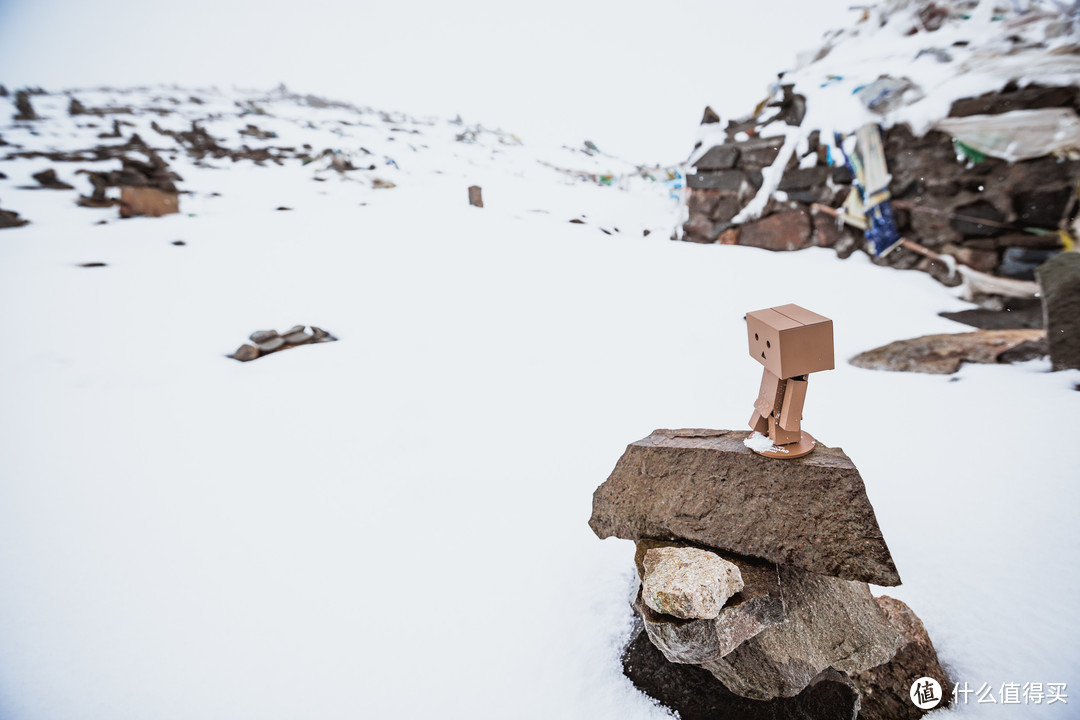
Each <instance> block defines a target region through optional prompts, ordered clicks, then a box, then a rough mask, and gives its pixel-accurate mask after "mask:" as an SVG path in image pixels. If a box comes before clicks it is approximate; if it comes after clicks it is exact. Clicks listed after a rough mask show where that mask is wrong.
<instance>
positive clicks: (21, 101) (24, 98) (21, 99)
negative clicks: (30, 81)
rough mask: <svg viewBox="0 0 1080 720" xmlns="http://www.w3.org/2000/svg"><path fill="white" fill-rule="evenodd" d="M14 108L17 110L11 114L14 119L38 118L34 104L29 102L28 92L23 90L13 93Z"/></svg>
mask: <svg viewBox="0 0 1080 720" xmlns="http://www.w3.org/2000/svg"><path fill="white" fill-rule="evenodd" d="M15 109H16V110H18V112H17V113H16V114H15V115H14V116H13V119H14V120H40V119H41V118H40V117H39V116H38V114H37V113H36V112H34V106H33V104H31V102H30V94H29V93H28V92H27V91H25V90H19V91H18V92H16V93H15Z"/></svg>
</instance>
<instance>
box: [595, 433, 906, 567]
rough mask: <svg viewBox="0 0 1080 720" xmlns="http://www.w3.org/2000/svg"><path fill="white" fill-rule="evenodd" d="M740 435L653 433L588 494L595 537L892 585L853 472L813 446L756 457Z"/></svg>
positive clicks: (836, 452)
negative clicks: (784, 456) (678, 544)
mask: <svg viewBox="0 0 1080 720" xmlns="http://www.w3.org/2000/svg"><path fill="white" fill-rule="evenodd" d="M749 434H750V433H749V432H746V431H734V430H657V431H655V432H653V434H652V435H650V436H649V437H647V438H645V439H643V440H639V441H637V442H635V443H631V444H630V445H629V446H627V448H626V452H625V453H623V456H622V457H621V458H620V459H619V462H618V463H617V464H616V465H615V469H614V470H613V471H612V473H611V476H610V477H609V478H608V479H607V480H606V481H605V482H604V484H603V485H601V486H600V487H599V488H597V489H596V492H594V493H593V511H592V517H591V518H590V520H589V526H590V527H591V528H592V529H593V532H595V533H596V534H597V536H599V537H600V538H607V537H618V538H623V539H626V540H641V539H646V538H653V539H660V540H676V541H677V540H682V541H687V542H689V543H690V544H695V545H701V546H704V547H707V548H716V549H718V550H722V551H726V552H729V553H735V554H737V555H743V556H749V557H752V558H760V559H762V560H767V561H769V562H772V563H777V564H779V565H787V566H791V567H795V568H800V569H803V570H808V571H810V572H814V573H819V574H822V575H831V576H834V577H839V578H845V579H847V580H860V581H863V582H870V583H874V584H876V585H899V584H900V575H899V573H898V572H897V570H896V565H895V564H894V563H893V559H892V556H891V555H890V553H889V548H888V546H887V545H886V544H885V539H884V538H883V537H882V534H881V529H880V528H879V527H878V524H877V518H876V517H875V516H874V508H873V507H872V506H871V505H870V501H869V499H868V498H867V497H866V488H865V486H864V485H863V480H862V477H861V476H860V475H859V471H858V469H856V467H855V465H854V464H853V463H852V462H851V460H850V459H849V458H848V456H847V455H845V454H844V451H843V450H840V449H839V448H829V447H826V446H825V445H823V444H821V443H818V445H817V448H816V449H815V450H814V452H812V453H810V454H809V455H807V456H806V457H803V458H799V459H797V460H774V459H771V458H765V457H761V456H759V455H755V454H754V453H753V452H751V451H750V449H749V448H747V447H746V446H745V445H743V440H744V439H745V438H746V437H747V436H748V435H749Z"/></svg>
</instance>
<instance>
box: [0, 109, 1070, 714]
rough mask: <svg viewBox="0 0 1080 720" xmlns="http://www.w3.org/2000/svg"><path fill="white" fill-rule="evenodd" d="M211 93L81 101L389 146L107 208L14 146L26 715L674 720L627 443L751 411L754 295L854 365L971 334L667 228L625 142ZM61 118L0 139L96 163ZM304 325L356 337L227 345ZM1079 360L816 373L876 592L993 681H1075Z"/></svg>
mask: <svg viewBox="0 0 1080 720" xmlns="http://www.w3.org/2000/svg"><path fill="white" fill-rule="evenodd" d="M190 94H191V93H190V92H188V91H183V92H181V91H171V90H147V91H145V92H140V93H134V94H119V93H112V94H110V93H103V94H100V95H95V94H91V93H79V97H80V99H81V100H82V101H83V102H84V104H87V105H100V104H104V102H105V101H106V100H107V99H108V97H109V96H111V95H113V96H115V99H116V100H118V101H121V102H131V103H133V104H136V105H138V106H140V107H145V106H150V105H154V104H155V101H154V100H153V98H154V97H155V96H158V95H160V96H175V97H176V98H178V99H179V100H180V101H181V104H180V105H178V106H176V112H177V113H178V114H174V115H172V116H167V117H157V116H154V115H148V114H145V113H143V114H139V115H137V116H136V117H135V118H134V119H133V122H135V123H136V126H135V127H134V128H129V130H130V129H135V130H137V131H138V132H140V134H142V136H143V137H144V139H147V140H148V142H151V144H155V145H158V144H160V145H159V146H162V147H164V146H165V144H166V143H167V142H168V138H164V137H161V136H158V135H156V133H154V132H153V131H152V130H150V129H149V125H150V121H151V120H152V119H156V120H157V121H158V122H159V123H160V124H162V125H164V126H166V127H169V128H172V129H186V128H187V125H188V122H187V121H188V119H190V118H194V117H204V116H207V115H208V114H210V113H220V114H221V117H220V118H219V119H217V120H214V121H212V122H208V123H207V127H208V129H210V130H211V132H212V133H213V134H215V135H216V136H218V137H221V138H225V141H224V143H223V144H228V145H230V146H236V145H238V144H239V139H238V138H237V136H236V131H237V130H238V129H239V128H242V127H244V125H245V124H247V123H249V122H253V123H256V124H258V125H259V127H260V128H263V129H269V130H274V131H276V132H277V133H278V135H279V138H278V139H276V140H270V141H267V144H279V145H295V146H299V145H302V144H303V143H310V144H311V145H312V146H313V147H314V149H315V150H316V151H318V150H320V149H322V148H324V147H329V148H338V149H342V150H344V151H347V152H350V153H352V154H353V155H354V156H355V157H356V158H358V159H359V158H368V157H369V156H367V155H364V154H363V153H362V152H361V151H360V150H359V148H361V147H363V148H366V149H367V150H368V151H370V152H371V153H372V155H371V156H370V157H371V158H372V162H374V163H375V164H376V165H377V169H376V170H375V171H354V172H351V173H347V178H346V179H342V178H341V177H339V176H338V174H337V173H335V172H333V171H328V170H324V169H320V168H321V166H320V165H319V164H318V163H313V164H310V165H308V166H303V165H301V163H300V162H299V161H295V160H294V161H288V162H286V164H285V165H284V166H283V167H277V166H273V165H270V166H267V167H256V166H254V165H252V164H251V163H250V162H247V161H241V162H239V163H237V164H235V165H234V164H233V163H231V161H228V160H224V161H209V162H208V163H207V165H208V167H198V166H195V165H194V164H193V163H192V162H191V161H190V160H189V159H188V158H187V157H186V156H184V155H183V154H182V153H177V154H176V155H175V161H172V166H173V168H174V169H176V170H177V172H179V174H180V175H181V176H182V177H183V182H181V183H179V184H180V187H181V189H183V190H187V191H190V192H191V193H192V194H191V195H185V196H183V197H182V199H181V203H182V211H183V212H182V213H181V214H179V215H172V216H168V217H164V218H158V219H149V218H137V219H131V220H125V221H120V220H118V219H116V211H115V209H107V210H90V209H86V208H79V207H76V206H75V205H74V203H73V201H74V199H75V197H76V195H77V193H76V192H75V191H47V190H41V191H30V190H18V189H15V186H17V185H22V184H27V183H28V182H29V177H30V175H31V174H32V173H33V172H36V171H37V170H40V169H42V168H44V167H46V166H51V167H57V169H58V172H59V174H60V176H61V178H62V179H66V180H71V179H72V175H71V173H72V172H73V170H74V169H75V167H84V166H85V167H91V165H90V164H86V165H82V164H76V165H74V166H71V165H62V164H58V163H50V162H48V161H44V160H15V161H8V162H0V171H2V172H4V173H6V174H7V175H8V176H9V179H7V180H0V200H2V202H0V207H4V208H5V209H14V210H17V211H18V212H20V213H21V214H22V215H23V216H24V217H27V218H29V219H30V220H32V224H31V225H29V226H27V227H24V228H20V229H13V230H4V231H0V315H2V325H3V327H4V330H5V339H4V341H3V342H2V343H0V497H2V498H3V502H0V717H2V718H5V719H7V718H12V719H14V720H36V719H38V718H41V719H46V718H49V719H51V718H58V717H63V718H71V719H81V718H86V719H88V720H89V719H95V720H96V719H98V718H101V719H104V718H109V719H110V720H123V719H125V718H132V719H134V718H146V717H152V718H156V719H161V720H168V719H171V718H176V719H181V718H183V719H189V718H207V719H211V718H229V719H230V720H237V719H239V718H260V719H273V718H296V717H317V718H327V719H330V718H354V717H378V716H384V717H409V718H419V717H444V718H465V717H470V718H473V717H475V718H501V717H523V718H553V717H568V718H659V717H664V716H665V715H664V713H663V712H662V711H661V710H659V709H657V708H655V707H654V706H653V705H652V704H651V702H650V701H649V700H648V699H647V698H645V697H643V696H641V695H640V694H638V693H637V692H636V691H635V690H634V689H633V688H632V686H631V685H630V684H629V682H628V681H627V680H626V679H625V678H623V676H622V675H621V672H620V669H619V664H618V651H619V648H620V647H621V643H622V642H623V641H624V639H625V633H626V631H627V630H628V623H629V620H630V614H629V609H628V607H627V599H628V598H627V595H628V592H629V590H630V584H631V578H632V573H633V565H632V561H631V558H632V553H633V547H632V544H631V543H628V542H625V541H617V540H608V541H603V542H601V541H599V540H597V539H596V538H595V536H593V535H592V533H591V531H590V530H589V528H588V526H587V524H586V520H587V518H588V516H589V511H590V502H591V494H592V491H593V489H594V488H595V487H596V486H597V485H598V484H599V483H600V482H602V481H603V480H604V478H605V477H606V476H607V474H608V472H610V470H611V468H612V467H613V466H614V464H615V461H616V460H617V458H618V457H619V455H620V453H621V452H622V449H623V447H624V446H625V444H626V443H628V442H631V441H633V440H637V439H639V438H641V437H643V436H645V435H647V434H648V433H649V432H650V431H651V430H653V429H654V428H658V427H695V426H697V427H701V426H704V427H730V428H739V427H742V426H743V424H744V423H745V422H746V418H747V417H748V415H749V411H750V410H749V409H750V407H751V405H752V402H753V398H754V396H755V393H756V388H757V382H758V375H759V372H760V370H759V367H758V366H757V364H756V363H753V362H751V361H750V360H749V359H748V358H747V357H745V353H746V350H745V346H744V343H745V341H744V335H743V333H744V330H743V320H742V316H743V313H745V312H746V311H748V310H753V309H757V308H760V307H767V306H771V305H777V304H781V303H785V302H792V301H794V302H798V303H800V304H802V305H805V306H806V307H809V308H811V309H813V310H815V311H816V312H819V313H822V314H824V315H826V316H829V317H831V318H833V319H834V322H835V327H836V345H837V355H838V358H846V357H850V356H852V355H854V354H855V353H857V352H859V351H861V350H865V349H868V348H871V347H875V346H877V345H880V344H883V343H885V342H888V341H891V340H894V339H898V338H904V337H910V336H914V335H917V334H921V333H929V332H948V331H962V330H963V329H964V328H963V326H960V325H957V324H955V323H952V322H950V321H947V320H944V319H942V318H939V317H937V316H936V313H937V312H938V311H940V310H947V309H960V308H962V307H966V305H965V304H964V303H962V302H960V301H959V300H957V299H955V298H954V297H953V296H952V293H951V291H949V290H947V289H946V288H943V287H941V286H940V285H937V284H936V283H935V282H934V281H933V280H931V279H930V278H928V277H927V276H925V275H923V274H921V273H902V272H898V271H892V270H887V269H883V268H878V267H875V266H873V265H871V264H870V263H869V262H868V261H867V260H865V259H864V258H861V257H854V258H852V259H850V260H847V261H839V260H837V259H836V257H835V255H834V254H833V253H831V252H829V251H826V250H808V251H803V252H800V253H795V254H783V255H780V254H770V253H767V252H764V251H759V250H755V249H752V248H741V247H727V246H725V247H721V246H698V245H693V244H689V243H673V242H669V241H668V240H667V237H668V236H669V235H670V233H671V231H672V228H673V227H674V226H675V224H676V223H677V213H678V207H677V201H676V200H675V199H673V198H672V197H670V193H669V188H668V187H667V186H665V185H664V184H663V183H662V182H653V181H650V180H647V179H645V178H643V177H641V175H640V173H638V171H637V170H636V169H635V168H634V167H633V165H632V164H629V163H626V162H623V161H619V160H617V159H613V158H607V157H604V156H602V155H597V154H593V155H591V156H590V155H585V154H583V153H582V152H579V151H571V150H566V149H559V148H541V147H537V148H534V147H527V146H521V145H517V144H514V141H513V138H512V137H511V136H508V135H503V134H497V133H486V132H481V133H478V138H477V142H475V143H472V144H466V143H461V142H457V141H455V139H454V138H455V136H456V135H457V134H459V133H461V132H462V130H463V128H462V127H459V126H456V125H452V124H450V123H448V122H446V121H444V120H434V121H414V120H412V119H410V118H404V117H401V118H394V117H386V118H384V117H382V116H381V115H379V114H378V113H372V112H363V113H357V112H354V111H350V110H346V109H325V110H315V109H312V108H310V107H300V106H297V105H296V104H295V103H293V102H291V101H286V100H280V101H273V100H270V101H267V100H265V99H260V101H259V103H257V104H258V105H259V107H261V108H262V109H263V110H264V111H265V112H267V113H269V115H268V116H257V117H251V116H250V115H244V116H242V117H241V116H239V115H238V112H239V111H240V108H237V107H236V106H235V105H234V104H233V100H234V99H239V100H242V101H243V100H247V99H249V98H248V97H245V96H243V95H240V96H237V97H235V98H234V97H233V96H223V95H213V94H211V93H206V92H202V93H201V95H200V96H201V97H204V99H205V100H206V101H207V105H203V106H195V105H192V104H190V103H188V102H187V101H186V98H187V97H188V95H190ZM35 100H36V101H37V100H38V99H36V98H35ZM66 104H67V100H66V98H63V97H57V96H52V97H50V98H41V99H40V105H39V106H38V107H39V112H41V113H42V114H44V115H47V116H50V119H49V120H47V121H43V122H42V123H40V124H39V125H38V126H37V129H36V130H34V131H33V132H36V133H37V134H36V135H34V134H32V133H31V131H30V130H28V129H27V128H26V127H21V128H12V127H4V128H0V134H2V135H3V137H4V139H5V140H7V141H8V142H10V143H17V144H22V145H25V146H27V147H33V148H39V149H40V148H45V147H55V148H68V149H72V148H77V147H85V146H86V145H87V143H88V142H90V141H89V140H88V139H87V138H90V137H93V135H94V134H95V133H96V132H98V131H100V130H101V129H103V128H96V129H95V128H79V127H76V126H77V125H79V124H85V123H86V122H87V119H80V120H79V122H78V123H77V122H75V120H73V119H69V118H67V117H66V116H65V112H64V108H66ZM124 119H129V120H132V118H131V117H125V118H124ZM91 120H92V119H91ZM339 120H346V121H347V122H350V123H352V124H351V125H342V124H341V123H340V122H338V121H339ZM309 121H310V122H311V124H312V126H311V127H309V126H308V122H309ZM361 123H362V124H361ZM392 127H399V128H405V132H392V131H391V128H392ZM409 130H416V131H418V132H417V134H413V133H410V132H408V131H409ZM94 142H97V141H96V140H95V141H94ZM248 142H249V144H252V145H254V144H256V143H255V142H252V141H248ZM8 149H9V148H5V150H8ZM388 158H389V159H393V161H394V164H387V159H388ZM545 163H546V164H545ZM551 166H555V167H556V168H569V169H572V170H575V171H581V173H583V174H586V175H587V174H592V175H602V174H612V175H613V176H614V180H613V183H614V186H612V187H606V186H601V185H600V184H598V183H597V182H594V181H592V180H589V179H581V178H579V177H577V176H575V175H572V174H567V173H564V172H560V171H559V170H557V169H553V168H552V167H551ZM110 167H111V166H110ZM316 173H318V174H319V175H320V176H321V177H324V178H325V180H324V181H322V182H316V181H313V179H312V178H313V176H314V175H315V174H316ZM374 177H379V178H382V179H384V180H387V181H390V182H393V183H395V185H396V187H394V188H390V189H375V188H373V187H372V182H371V181H372V179H373V178H374ZM75 184H76V185H78V186H79V187H80V188H82V189H83V190H84V191H88V190H89V186H88V184H87V183H86V181H85V180H84V179H82V178H79V179H78V180H77V181H76V182H75ZM471 184H479V185H481V186H483V189H484V201H485V207H484V208H483V209H477V208H472V207H469V206H468V205H467V203H466V187H467V186H468V185H471ZM213 193H219V194H220V196H215V195H213ZM279 206H287V207H291V208H293V209H292V210H291V211H277V210H275V208H277V207H279ZM582 215H584V216H585V222H584V223H583V224H572V223H570V222H568V221H569V220H570V219H571V218H576V217H579V216H582ZM101 219H105V220H107V223H106V224H104V225H98V224H96V223H97V222H98V221H99V220H101ZM616 227H618V229H619V230H618V232H616V231H615V228H616ZM601 228H603V229H605V230H607V231H608V232H610V233H611V234H606V233H605V232H603V231H602V230H601ZM645 230H649V231H651V233H650V234H649V235H648V236H647V237H646V236H644V235H643V231H645ZM174 240H184V241H185V243H186V245H184V246H174V245H173V244H172V241H174ZM95 261H96V262H104V263H106V264H107V266H106V267H104V268H81V267H78V264H79V263H84V262H95ZM298 323H303V324H315V325H319V326H320V327H323V328H325V329H327V330H329V331H330V332H332V333H333V334H335V335H336V336H337V337H339V338H340V342H337V343H329V344H325V345H319V346H313V347H301V348H297V349H293V350H289V351H286V352H282V353H278V354H275V355H272V356H270V357H266V358H261V359H259V360H257V361H255V362H253V363H246V364H241V363H238V362H235V361H233V360H231V359H228V358H225V357H224V355H225V354H226V353H229V352H231V351H232V350H234V349H235V348H236V346H237V345H239V344H240V343H241V342H243V341H244V340H245V339H246V337H247V335H248V333H250V332H252V331H253V330H256V329H261V328H277V329H279V330H281V329H285V328H286V327H288V326H291V325H293V324H298ZM1077 383H1080V373H1076V372H1068V373H1050V372H1048V364H1047V363H1044V362H1033V363H1029V364H1026V365H1023V366H1016V367H1009V366H979V367H971V366H968V367H965V368H964V369H963V370H962V371H961V372H960V373H959V374H958V375H956V376H953V377H941V376H922V375H903V374H887V373H877V372H872V371H866V370H860V369H857V368H854V367H851V366H848V365H846V364H840V365H839V366H838V367H837V369H836V370H835V371H833V372H829V373H822V374H820V376H815V378H814V382H813V383H811V389H810V392H809V397H808V400H807V408H806V418H805V420H806V423H807V427H808V429H810V430H811V431H812V432H813V433H814V434H815V436H816V437H818V438H819V439H820V440H821V441H823V442H825V443H827V444H829V445H838V446H842V447H843V448H844V449H845V450H846V451H847V452H848V454H849V455H850V456H851V457H852V459H853V460H854V461H855V462H856V464H857V465H858V466H859V468H860V469H861V471H862V473H863V476H864V478H865V480H866V483H867V489H868V494H869V496H870V499H871V501H872V502H873V503H874V506H875V508H876V510H877V514H878V519H879V522H880V524H881V527H882V530H883V531H884V534H885V537H886V539H887V541H888V543H889V546H890V548H891V550H892V553H893V556H894V558H895V560H896V563H897V567H898V568H899V570H900V573H901V576H902V577H903V579H904V585H903V586H902V587H900V588H897V589H890V590H889V594H893V595H895V596H897V597H899V598H901V599H903V600H904V601H906V602H908V603H909V604H910V605H911V606H912V607H913V608H914V609H915V611H916V612H917V613H918V614H919V615H920V616H921V617H922V619H923V620H924V621H925V623H926V625H927V628H928V630H929V631H930V633H931V636H932V637H933V638H934V640H935V642H936V644H937V646H938V650H939V652H940V654H941V656H942V659H943V660H944V661H945V662H946V663H947V664H948V665H949V667H950V668H951V669H952V671H953V672H954V674H955V675H956V676H957V678H958V679H960V680H964V681H967V682H969V683H970V684H971V685H973V686H975V687H978V686H979V685H980V684H981V683H984V682H986V683H990V684H992V685H995V686H997V685H1000V684H1001V683H1003V682H1020V683H1024V682H1045V683H1049V682H1080V673H1078V671H1080V657H1078V653H1077V649H1076V648H1077V647H1080V637H1078V631H1077V624H1076V623H1075V621H1074V618H1073V616H1072V611H1073V610H1074V606H1075V603H1074V600H1073V599H1074V598H1075V597H1076V596H1077V594H1078V593H1080V571H1078V570H1077V567H1076V563H1075V557H1076V551H1077V545H1078V539H1080V536H1078V534H1077V530H1076V526H1075V522H1074V515H1075V507H1076V502H1077V500H1078V499H1080V491H1078V490H1077V488H1076V486H1075V483H1074V480H1075V477H1076V476H1077V470H1078V468H1080V447H1078V446H1077V445H1076V443H1074V442H1072V441H1071V440H1070V438H1071V436H1072V435H1074V434H1075V430H1076V428H1077V427H1078V426H1080V425H1078V422H1080V393H1077V392H1075V391H1074V390H1073V387H1074V385H1076V384H1077ZM1043 418H1045V420H1043ZM1077 687H1080V686H1077ZM974 701H975V699H974V697H972V698H971V700H970V704H969V705H968V706H967V707H964V708H962V714H963V715H964V716H970V717H999V716H1000V717H1010V718H1012V717H1038V718H1044V717H1062V718H1063V717H1069V716H1070V712H1069V711H1070V709H1071V708H1072V707H1074V706H1075V703H1076V702H1080V698H1078V699H1077V700H1075V701H1073V702H1072V703H1070V705H1068V706H1062V705H1061V704H1057V705H1055V706H1053V707H1046V706H1041V707H1033V708H1023V707H1021V708H1004V707H997V706H995V707H993V708H988V707H986V706H975V704H974Z"/></svg>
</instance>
